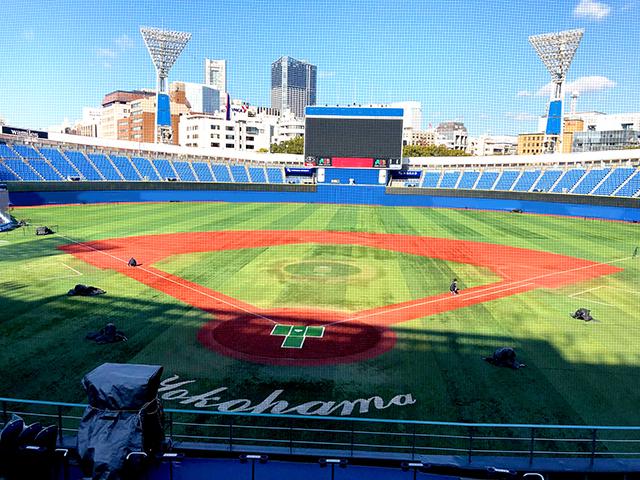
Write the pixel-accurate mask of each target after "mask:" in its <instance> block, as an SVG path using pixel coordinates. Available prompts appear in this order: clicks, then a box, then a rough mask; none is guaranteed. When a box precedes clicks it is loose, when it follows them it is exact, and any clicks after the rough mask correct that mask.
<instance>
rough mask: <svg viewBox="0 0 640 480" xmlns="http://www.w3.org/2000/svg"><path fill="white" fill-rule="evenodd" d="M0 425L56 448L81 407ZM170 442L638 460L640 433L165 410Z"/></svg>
mask: <svg viewBox="0 0 640 480" xmlns="http://www.w3.org/2000/svg"><path fill="white" fill-rule="evenodd" d="M0 404H1V407H2V413H1V415H2V422H3V425H4V423H6V422H7V421H8V420H9V419H10V418H11V415H12V414H17V415H20V416H21V417H23V418H24V419H25V421H26V422H29V423H30V422H40V423H42V424H43V425H50V424H56V425H57V426H58V432H59V442H60V443H61V444H62V443H63V441H64V439H65V438H66V437H73V436H74V435H75V434H76V433H77V430H78V426H79V423H80V420H81V418H82V414H83V410H84V409H85V408H86V405H84V404H77V403H62V402H48V401H38V400H22V399H15V398H1V397H0ZM165 420H166V421H165V434H166V436H167V437H168V438H169V439H170V440H172V442H173V443H174V444H175V445H176V446H177V447H184V448H193V449H202V450H208V451H226V452H247V451H254V452H255V451H259V452H266V453H282V454H293V455H307V454H318V453H322V454H325V455H326V454H331V455H336V456H341V457H346V458H353V457H380V458H402V459H420V458H421V457H422V456H426V455H446V456H454V457H456V458H458V459H461V460H463V461H466V462H468V463H471V462H472V461H473V460H474V459H475V458H478V457H507V456H508V457H517V458H519V459H521V460H525V461H526V459H528V460H529V463H530V464H532V463H533V462H534V460H538V459H540V458H579V459H583V460H584V461H585V462H587V464H588V465H589V466H591V467H593V466H594V465H595V464H596V463H597V462H598V461H599V460H600V459H605V458H606V459H638V458H640V427H624V426H583V425H530V424H497V423H456V422H435V421H417V420H391V419H369V418H360V417H356V418H342V417H320V416H301V415H274V414H250V413H230V412H219V411H207V410H184V409H173V408H167V409H165Z"/></svg>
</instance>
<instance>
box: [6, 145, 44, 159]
mask: <svg viewBox="0 0 640 480" xmlns="http://www.w3.org/2000/svg"><path fill="white" fill-rule="evenodd" d="M13 150H14V151H15V152H16V153H17V154H18V155H20V156H21V157H22V158H26V159H28V160H32V159H41V158H42V157H41V156H40V154H38V152H36V151H35V150H34V149H33V148H32V147H30V146H29V145H20V144H16V145H13Z"/></svg>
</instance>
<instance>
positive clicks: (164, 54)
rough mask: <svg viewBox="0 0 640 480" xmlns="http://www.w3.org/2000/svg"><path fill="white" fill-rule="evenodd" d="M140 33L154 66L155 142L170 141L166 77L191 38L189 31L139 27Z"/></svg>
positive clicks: (169, 114) (169, 110)
mask: <svg viewBox="0 0 640 480" xmlns="http://www.w3.org/2000/svg"><path fill="white" fill-rule="evenodd" d="M140 33H141V34H142V38H143V39H144V43H145V45H146V46H147V50H149V55H151V60H152V61H153V65H154V66H155V67H156V129H155V134H154V142H155V143H171V136H172V132H171V103H170V101H169V93H168V92H169V85H168V83H167V78H168V77H169V70H171V67H173V64H174V63H175V62H176V60H177V59H178V57H179V56H180V54H181V53H182V50H184V47H185V46H186V45H187V42H189V40H190V39H191V34H190V33H183V32H172V31H169V30H161V29H159V28H152V27H140Z"/></svg>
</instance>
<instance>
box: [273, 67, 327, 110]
mask: <svg viewBox="0 0 640 480" xmlns="http://www.w3.org/2000/svg"><path fill="white" fill-rule="evenodd" d="M316 76H317V68H316V66H315V65H311V64H310V63H307V62H301V61H300V60H296V59H295V58H291V57H286V56H285V57H280V58H279V59H278V60H276V61H275V62H273V63H272V64H271V107H272V108H277V109H278V110H279V111H280V112H281V113H285V112H286V111H289V112H291V113H293V114H294V115H295V116H296V117H304V108H305V107H306V106H307V105H315V104H316Z"/></svg>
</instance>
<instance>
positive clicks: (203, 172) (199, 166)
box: [191, 162, 213, 182]
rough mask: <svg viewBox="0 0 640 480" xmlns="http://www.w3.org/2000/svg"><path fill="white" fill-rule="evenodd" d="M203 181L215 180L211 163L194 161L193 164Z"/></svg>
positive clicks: (200, 179)
mask: <svg viewBox="0 0 640 480" xmlns="http://www.w3.org/2000/svg"><path fill="white" fill-rule="evenodd" d="M191 165H192V166H193V169H194V170H195V172H196V175H197V176H198V180H199V181H201V182H213V174H212V173H211V170H210V169H209V164H208V163H204V162H193V163H192V164H191Z"/></svg>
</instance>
